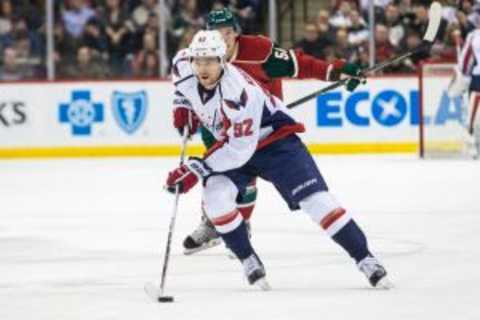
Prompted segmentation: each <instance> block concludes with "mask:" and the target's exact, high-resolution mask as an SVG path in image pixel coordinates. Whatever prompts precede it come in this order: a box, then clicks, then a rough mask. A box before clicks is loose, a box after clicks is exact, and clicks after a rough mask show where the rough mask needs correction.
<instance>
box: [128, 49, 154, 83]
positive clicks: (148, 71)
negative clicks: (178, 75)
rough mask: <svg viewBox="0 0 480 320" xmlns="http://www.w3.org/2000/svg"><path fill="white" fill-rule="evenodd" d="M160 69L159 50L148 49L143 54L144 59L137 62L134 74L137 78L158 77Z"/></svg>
mask: <svg viewBox="0 0 480 320" xmlns="http://www.w3.org/2000/svg"><path fill="white" fill-rule="evenodd" d="M159 71H160V70H159V61H158V52H155V51H146V52H145V53H144V54H143V55H142V59H141V60H139V61H137V63H136V64H135V66H134V68H133V76H134V77H136V78H156V77H158V75H159Z"/></svg>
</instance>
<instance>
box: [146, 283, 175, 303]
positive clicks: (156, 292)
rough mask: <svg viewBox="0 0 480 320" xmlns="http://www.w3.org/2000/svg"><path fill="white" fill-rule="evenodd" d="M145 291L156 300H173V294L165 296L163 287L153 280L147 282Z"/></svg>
mask: <svg viewBox="0 0 480 320" xmlns="http://www.w3.org/2000/svg"><path fill="white" fill-rule="evenodd" d="M144 290H145V293H146V294H147V295H148V296H149V297H150V298H151V299H152V300H153V301H155V302H173V301H174V299H173V297H172V296H165V295H163V294H162V291H161V289H160V288H159V287H158V286H156V285H155V284H154V283H153V282H147V283H146V284H145V287H144Z"/></svg>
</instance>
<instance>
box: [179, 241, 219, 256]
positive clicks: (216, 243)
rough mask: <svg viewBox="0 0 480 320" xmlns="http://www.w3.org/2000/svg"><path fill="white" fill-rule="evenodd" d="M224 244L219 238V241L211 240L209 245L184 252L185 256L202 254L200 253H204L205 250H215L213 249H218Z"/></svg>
mask: <svg viewBox="0 0 480 320" xmlns="http://www.w3.org/2000/svg"><path fill="white" fill-rule="evenodd" d="M221 243H222V240H221V239H220V238H219V239H213V240H210V241H208V242H207V243H205V244H203V245H201V246H200V247H198V248H194V249H185V250H184V251H183V254H184V255H186V256H189V255H192V254H194V253H197V252H200V251H204V250H207V249H210V248H213V247H216V246H218V245H220V244H221Z"/></svg>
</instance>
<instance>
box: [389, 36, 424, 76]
mask: <svg viewBox="0 0 480 320" xmlns="http://www.w3.org/2000/svg"><path fill="white" fill-rule="evenodd" d="M421 43H422V35H421V34H420V33H418V31H416V30H409V31H408V32H407V35H406V36H405V39H404V41H403V43H402V44H401V48H403V50H402V51H405V52H406V51H409V50H413V49H414V48H417V47H418V46H419V45H420V44H421ZM429 56H430V54H429V52H428V51H427V50H423V51H421V52H419V53H417V54H414V55H412V56H410V57H409V58H407V59H405V60H403V61H402V62H401V63H400V66H399V67H397V69H392V70H391V71H393V72H395V71H396V72H416V71H417V70H418V67H419V65H420V62H421V61H422V60H426V59H428V57H429Z"/></svg>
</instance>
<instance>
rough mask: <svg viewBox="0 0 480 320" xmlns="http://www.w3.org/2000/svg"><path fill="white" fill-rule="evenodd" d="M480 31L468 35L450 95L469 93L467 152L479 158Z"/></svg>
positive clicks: (451, 83)
mask: <svg viewBox="0 0 480 320" xmlns="http://www.w3.org/2000/svg"><path fill="white" fill-rule="evenodd" d="M479 59H480V29H475V30H473V31H472V32H470V33H469V34H468V35H467V38H466V39H465V44H464V46H463V48H462V51H461V53H460V56H459V59H458V63H457V66H456V68H455V75H454V77H453V79H452V81H451V82H450V85H449V88H448V95H449V96H450V97H456V96H462V95H463V94H464V93H465V92H466V91H468V99H467V101H468V105H467V110H466V111H467V112H466V119H465V120H466V123H465V125H466V139H465V142H466V146H467V152H468V153H469V154H470V155H471V156H472V157H473V158H478V156H479V153H480V132H479V131H480V130H479V128H478V127H479V122H480V120H479V118H480V116H479V115H478V113H479V112H478V109H479V105H480V64H479V61H480V60H479Z"/></svg>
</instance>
